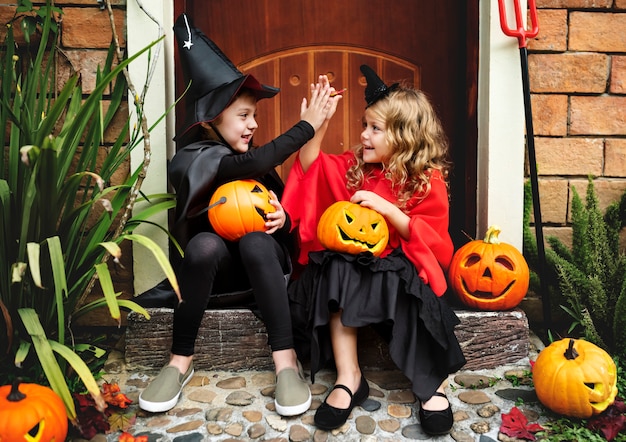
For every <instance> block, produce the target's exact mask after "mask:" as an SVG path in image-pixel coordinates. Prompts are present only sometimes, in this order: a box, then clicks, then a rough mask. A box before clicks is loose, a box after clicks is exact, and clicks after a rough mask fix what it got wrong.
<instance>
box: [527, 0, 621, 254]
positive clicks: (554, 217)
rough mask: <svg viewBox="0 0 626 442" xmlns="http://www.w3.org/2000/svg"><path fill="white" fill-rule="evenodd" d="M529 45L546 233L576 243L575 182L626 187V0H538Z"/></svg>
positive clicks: (612, 189)
mask: <svg viewBox="0 0 626 442" xmlns="http://www.w3.org/2000/svg"><path fill="white" fill-rule="evenodd" d="M536 4H537V8H538V21H539V35H538V36H537V38H535V39H534V40H531V41H530V42H529V44H528V50H529V59H528V65H529V73H530V88H531V93H532V96H531V101H532V107H533V125H534V129H535V146H536V150H537V170H538V174H539V191H540V196H541V214H542V221H543V223H544V235H546V236H548V235H553V236H557V237H559V238H560V239H561V240H562V241H564V242H565V243H566V244H571V227H570V225H569V224H568V222H569V220H570V219H571V205H570V201H571V197H572V187H575V188H576V190H577V192H578V193H579V195H581V197H584V195H585V190H586V187H587V176H588V175H593V176H594V186H595V188H596V191H597V193H598V197H599V200H600V207H601V208H602V210H604V208H606V207H607V206H608V205H609V204H610V203H612V202H614V201H616V200H617V199H618V198H619V197H620V196H621V195H622V193H623V192H624V191H625V190H626V0H537V2H536Z"/></svg>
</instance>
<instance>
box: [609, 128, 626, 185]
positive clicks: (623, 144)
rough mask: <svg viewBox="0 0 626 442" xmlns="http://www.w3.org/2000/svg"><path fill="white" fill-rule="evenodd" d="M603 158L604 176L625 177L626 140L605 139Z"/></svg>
mask: <svg viewBox="0 0 626 442" xmlns="http://www.w3.org/2000/svg"><path fill="white" fill-rule="evenodd" d="M604 157H605V159H604V176H612V177H626V139H623V138H609V139H607V140H606V147H605V153H604Z"/></svg>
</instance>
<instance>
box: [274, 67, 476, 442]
mask: <svg viewBox="0 0 626 442" xmlns="http://www.w3.org/2000/svg"><path fill="white" fill-rule="evenodd" d="M361 72H362V73H363V75H364V76H365V80H366V82H367V86H366V88H365V101H366V103H367V106H366V109H365V114H364V117H363V131H362V132H361V143H360V145H359V146H357V147H356V148H355V149H354V150H350V151H347V152H345V153H343V154H339V155H331V154H326V153H324V152H322V151H321V150H320V149H321V142H322V139H323V137H324V133H325V131H326V129H327V126H328V122H326V123H325V124H324V125H323V126H322V128H321V129H320V130H319V131H317V132H316V134H315V137H314V138H313V140H311V141H310V142H309V143H307V144H306V146H305V147H304V148H302V149H301V150H300V151H299V152H298V157H297V160H296V162H295V163H294V165H293V167H292V169H291V172H290V174H289V178H288V180H287V185H286V187H285V194H284V198H283V205H284V207H285V209H286V210H287V211H288V212H289V214H290V215H291V217H292V223H293V224H294V227H296V226H297V227H298V233H299V236H300V250H301V253H300V257H299V261H300V263H301V264H305V263H307V262H308V264H307V265H306V266H305V268H304V270H303V272H302V274H301V275H300V277H299V278H298V279H297V280H295V281H294V282H293V283H292V284H291V285H290V287H289V297H290V300H291V302H292V309H293V312H294V313H293V322H294V324H298V326H299V328H300V329H304V330H308V331H309V332H310V336H311V337H310V339H309V340H308V342H304V344H305V345H304V346H310V350H309V351H310V356H311V374H312V378H313V377H314V376H315V373H316V372H317V371H318V370H319V369H320V368H322V367H323V366H324V365H325V363H326V362H327V361H328V360H330V359H334V361H335V366H336V368H337V379H336V383H335V387H334V388H333V389H332V391H331V392H330V393H329V395H328V397H327V398H326V400H325V401H324V403H323V404H322V405H321V406H320V407H319V408H318V409H317V411H316V413H315V417H314V421H315V424H316V425H317V426H318V427H319V428H322V429H324V430H330V429H333V428H338V427H340V426H342V425H343V424H344V423H345V422H346V419H348V417H349V416H350V412H351V411H352V409H353V408H354V407H355V406H357V405H360V404H361V403H362V402H363V401H365V399H367V397H368V394H369V386H368V384H367V381H366V379H365V377H364V376H363V374H362V372H361V368H360V366H359V361H358V352H357V331H358V328H359V327H363V326H366V325H374V326H375V327H376V329H377V330H379V331H382V332H383V335H384V336H385V337H386V338H388V339H389V354H390V356H391V358H392V360H393V361H394V362H395V364H396V365H397V366H398V367H399V368H400V369H401V370H402V371H403V372H404V374H405V375H406V376H407V377H408V378H409V379H410V380H411V381H412V389H413V392H414V393H415V395H416V396H417V397H418V399H419V401H420V404H421V407H420V411H419V416H420V423H421V425H422V428H423V429H424V431H425V432H427V433H428V434H433V435H434V434H443V433H447V432H448V431H450V429H451V427H452V424H453V419H452V411H451V409H450V403H449V402H448V401H447V398H446V396H445V390H444V387H445V382H446V380H447V377H448V375H449V374H450V373H453V372H455V371H456V370H458V369H459V368H461V367H462V366H463V365H464V364H465V358H464V356H463V352H462V350H461V348H460V346H459V343H458V341H457V338H456V336H455V334H454V326H455V325H456V324H458V323H459V320H458V318H457V316H456V315H455V314H454V311H452V309H451V308H450V307H449V306H448V305H447V304H446V302H445V300H444V299H443V298H442V295H443V294H444V293H445V291H446V276H445V269H446V268H447V266H448V265H449V263H450V260H451V259H452V253H453V245H452V241H451V239H450V235H449V233H448V209H449V207H448V186H447V176H448V170H449V163H448V161H447V147H448V144H447V141H446V137H445V135H444V132H443V129H442V127H441V124H440V123H439V119H438V118H437V115H436V114H435V111H434V110H433V108H432V106H431V104H430V103H429V101H428V99H427V98H426V96H425V95H424V94H423V93H422V92H421V91H419V90H416V89H413V88H409V87H404V86H400V85H399V84H398V83H394V84H392V85H391V86H387V85H386V84H385V83H384V82H383V81H382V80H381V79H380V78H378V76H377V75H376V73H375V72H374V71H373V70H372V69H371V68H370V67H369V66H366V65H363V66H361ZM320 82H321V83H322V84H327V83H328V80H327V79H326V78H325V77H322V78H321V79H320ZM335 108H336V106H335V103H333V106H332V108H331V112H330V113H329V118H330V117H331V116H332V115H333V113H334V110H335ZM304 195H306V202H303V196H304ZM336 201H351V202H353V203H358V204H360V205H361V206H364V207H368V208H370V209H374V210H376V211H377V212H378V213H380V214H381V215H383V216H384V217H385V219H386V221H387V225H388V227H389V240H388V244H387V247H386V249H385V250H384V251H383V253H382V254H381V255H380V256H379V257H378V256H374V255H373V254H372V253H370V252H363V253H360V254H359V255H352V254H347V253H340V252H334V251H330V250H324V249H323V247H322V246H321V244H320V243H319V240H318V239H317V235H316V233H315V232H316V230H317V220H318V219H319V218H320V216H321V214H322V212H323V211H324V210H325V209H326V208H327V207H329V206H330V205H331V204H333V203H334V202H336ZM299 353H300V354H302V353H303V350H301V349H299ZM302 356H304V355H302Z"/></svg>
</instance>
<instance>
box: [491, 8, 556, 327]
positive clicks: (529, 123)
mask: <svg viewBox="0 0 626 442" xmlns="http://www.w3.org/2000/svg"><path fill="white" fill-rule="evenodd" d="M504 1H505V0H498V10H499V12H500V27H501V28H502V32H504V34H505V35H508V36H509V37H515V38H517V41H518V43H519V52H520V60H521V65H522V88H523V92H524V114H525V118H526V147H527V148H528V165H529V170H530V184H531V190H532V197H533V215H534V218H535V237H536V239H537V261H538V262H537V266H538V269H537V273H538V275H539V281H540V283H541V301H542V306H543V322H544V325H545V327H546V330H550V327H551V322H552V320H551V310H550V298H549V293H548V287H547V277H546V273H545V267H546V264H545V263H546V252H545V247H544V242H543V226H542V222H541V206H540V203H539V180H538V178H537V158H536V155H535V135H534V132H533V112H532V108H531V105H530V80H529V76H528V49H527V48H526V42H527V39H529V38H534V37H536V36H537V34H538V33H539V22H538V21H537V6H536V4H535V0H528V15H529V21H530V25H531V29H530V30H527V29H526V27H525V25H524V22H525V20H524V19H525V18H526V17H525V13H526V12H527V11H522V7H521V6H520V0H513V6H514V8H515V26H516V27H515V29H512V28H510V27H509V24H508V22H507V17H506V8H505V6H504Z"/></svg>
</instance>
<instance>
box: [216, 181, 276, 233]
mask: <svg viewBox="0 0 626 442" xmlns="http://www.w3.org/2000/svg"><path fill="white" fill-rule="evenodd" d="M270 199H271V195H270V193H269V191H268V190H267V188H266V187H265V186H264V185H263V184H261V183H259V182H258V181H255V180H237V181H231V182H229V183H226V184H223V185H221V186H220V187H218V188H217V190H216V191H215V192H214V193H213V196H212V197H211V200H210V201H209V221H210V223H211V226H213V229H214V230H215V233H217V234H218V235H220V236H221V237H222V238H224V239H227V240H229V241H237V240H238V239H240V238H241V237H242V236H244V235H245V234H246V233H250V232H256V231H265V221H266V220H267V214H268V213H270V212H274V211H275V210H276V208H275V207H274V206H272V205H271V204H270Z"/></svg>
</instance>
